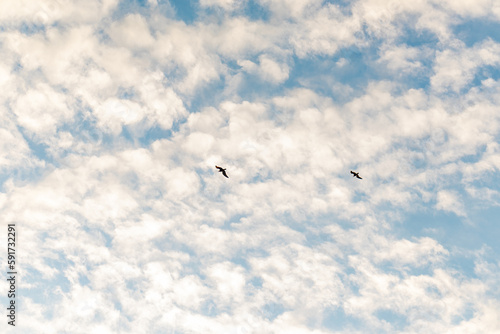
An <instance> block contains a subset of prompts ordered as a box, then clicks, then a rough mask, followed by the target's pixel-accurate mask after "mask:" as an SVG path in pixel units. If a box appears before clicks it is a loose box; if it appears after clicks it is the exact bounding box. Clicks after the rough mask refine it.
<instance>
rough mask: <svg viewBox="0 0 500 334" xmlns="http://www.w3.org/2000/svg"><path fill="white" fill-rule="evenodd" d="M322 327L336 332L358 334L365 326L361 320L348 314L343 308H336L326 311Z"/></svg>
mask: <svg viewBox="0 0 500 334" xmlns="http://www.w3.org/2000/svg"><path fill="white" fill-rule="evenodd" d="M322 327H325V328H327V329H329V330H334V331H349V330H350V331H352V332H358V331H359V330H361V329H362V327H363V324H362V322H361V321H360V320H359V319H357V318H355V317H353V316H351V315H349V314H346V313H345V311H344V309H343V308H342V307H336V308H331V309H327V310H326V311H324V313H323V322H322Z"/></svg>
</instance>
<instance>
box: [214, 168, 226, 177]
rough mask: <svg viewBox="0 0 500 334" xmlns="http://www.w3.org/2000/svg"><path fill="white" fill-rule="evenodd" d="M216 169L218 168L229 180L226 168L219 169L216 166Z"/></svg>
mask: <svg viewBox="0 0 500 334" xmlns="http://www.w3.org/2000/svg"><path fill="white" fill-rule="evenodd" d="M215 168H217V169H218V170H219V172H221V173H222V175H224V176H225V177H227V178H228V179H229V176H227V174H226V169H225V168H222V167H219V166H215Z"/></svg>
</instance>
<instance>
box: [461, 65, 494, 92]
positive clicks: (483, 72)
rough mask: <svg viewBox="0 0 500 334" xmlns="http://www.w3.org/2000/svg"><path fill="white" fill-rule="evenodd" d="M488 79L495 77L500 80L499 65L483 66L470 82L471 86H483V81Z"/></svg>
mask: <svg viewBox="0 0 500 334" xmlns="http://www.w3.org/2000/svg"><path fill="white" fill-rule="evenodd" d="M487 79H493V80H495V81H498V80H499V79H500V68H499V67H498V66H493V65H485V66H481V67H480V68H479V69H478V70H477V71H476V74H475V76H474V79H473V80H472V81H471V83H470V84H469V86H468V88H470V87H480V86H482V82H483V81H484V80H487Z"/></svg>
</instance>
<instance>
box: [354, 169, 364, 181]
mask: <svg viewBox="0 0 500 334" xmlns="http://www.w3.org/2000/svg"><path fill="white" fill-rule="evenodd" d="M351 174H352V177H357V178H358V179H360V180H362V179H363V178H362V177H361V176H359V173H355V172H353V171H351Z"/></svg>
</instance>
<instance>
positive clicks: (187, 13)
mask: <svg viewBox="0 0 500 334" xmlns="http://www.w3.org/2000/svg"><path fill="white" fill-rule="evenodd" d="M169 2H170V5H171V6H172V7H173V9H174V10H175V14H176V17H177V18H179V19H181V20H182V21H184V23H186V24H192V23H194V21H196V19H197V18H198V10H199V2H198V1H197V0H170V1H169Z"/></svg>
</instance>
